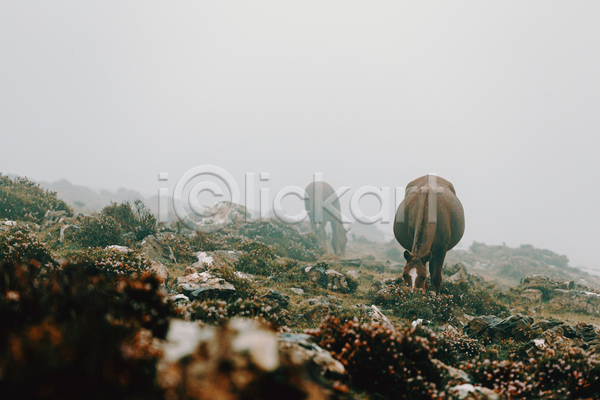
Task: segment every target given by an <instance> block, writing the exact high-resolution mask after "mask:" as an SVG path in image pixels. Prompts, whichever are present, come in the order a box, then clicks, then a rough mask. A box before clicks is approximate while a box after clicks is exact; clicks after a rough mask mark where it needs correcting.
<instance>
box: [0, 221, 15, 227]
mask: <svg viewBox="0 0 600 400" xmlns="http://www.w3.org/2000/svg"><path fill="white" fill-rule="evenodd" d="M2 224H3V225H4V226H8V227H12V226H17V223H16V222H15V221H4V222H2Z"/></svg>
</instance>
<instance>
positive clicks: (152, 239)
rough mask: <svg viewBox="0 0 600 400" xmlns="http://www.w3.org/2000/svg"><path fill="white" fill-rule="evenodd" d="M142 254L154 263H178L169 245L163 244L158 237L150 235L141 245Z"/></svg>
mask: <svg viewBox="0 0 600 400" xmlns="http://www.w3.org/2000/svg"><path fill="white" fill-rule="evenodd" d="M141 246H142V253H143V254H144V255H145V256H146V257H147V258H148V259H149V260H152V261H157V262H160V263H162V264H164V263H165V262H169V261H172V262H177V260H176V259H175V254H173V250H172V249H171V247H169V246H168V245H167V244H165V243H163V242H161V241H160V240H159V239H158V238H157V237H156V236H154V235H149V236H146V238H145V239H144V240H143V241H142V243H141Z"/></svg>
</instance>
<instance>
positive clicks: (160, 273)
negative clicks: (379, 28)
mask: <svg viewBox="0 0 600 400" xmlns="http://www.w3.org/2000/svg"><path fill="white" fill-rule="evenodd" d="M150 272H151V273H152V274H154V275H155V276H156V277H157V278H158V279H159V280H160V281H161V283H163V284H164V283H166V282H167V281H168V279H169V270H168V268H167V267H165V266H164V265H163V264H161V263H159V262H158V261H151V262H150Z"/></svg>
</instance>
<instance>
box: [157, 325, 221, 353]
mask: <svg viewBox="0 0 600 400" xmlns="http://www.w3.org/2000/svg"><path fill="white" fill-rule="evenodd" d="M214 332H215V328H214V327H212V326H207V327H205V328H201V327H200V326H199V325H198V323H196V322H188V321H182V320H179V319H172V320H171V321H170V323H169V332H168V333H167V338H166V342H165V344H164V345H163V361H167V362H176V361H179V360H180V359H182V358H184V357H187V356H190V355H192V354H193V353H194V352H195V351H196V349H197V348H198V344H199V343H200V341H202V340H208V339H210V338H212V337H214Z"/></svg>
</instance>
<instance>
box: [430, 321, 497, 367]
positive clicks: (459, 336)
mask: <svg viewBox="0 0 600 400" xmlns="http://www.w3.org/2000/svg"><path fill="white" fill-rule="evenodd" d="M483 352H485V347H484V346H483V345H482V344H481V342H480V341H479V340H477V339H472V338H470V337H469V336H467V335H465V334H464V333H462V332H458V331H456V330H444V331H442V332H441V333H440V334H439V335H438V338H437V345H436V348H435V355H434V356H435V358H437V359H438V360H440V361H442V362H443V363H445V364H448V365H452V366H457V364H458V363H459V362H461V361H465V360H470V359H472V358H477V357H479V355H480V354H482V353H483Z"/></svg>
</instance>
